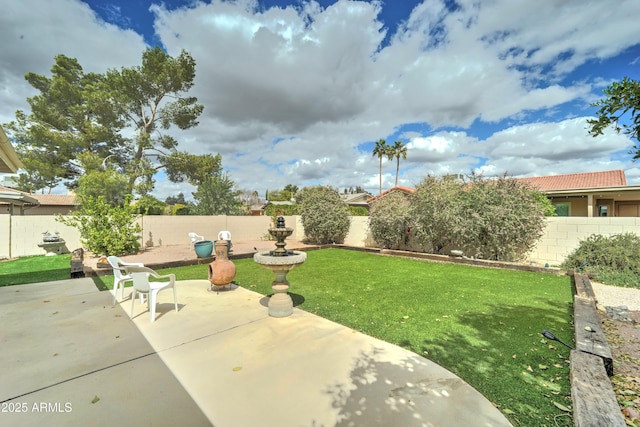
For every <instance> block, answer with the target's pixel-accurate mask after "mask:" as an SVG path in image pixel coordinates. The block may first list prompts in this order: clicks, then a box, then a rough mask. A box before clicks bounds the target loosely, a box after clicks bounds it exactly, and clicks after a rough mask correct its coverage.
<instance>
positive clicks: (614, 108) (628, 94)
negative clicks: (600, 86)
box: [587, 77, 640, 160]
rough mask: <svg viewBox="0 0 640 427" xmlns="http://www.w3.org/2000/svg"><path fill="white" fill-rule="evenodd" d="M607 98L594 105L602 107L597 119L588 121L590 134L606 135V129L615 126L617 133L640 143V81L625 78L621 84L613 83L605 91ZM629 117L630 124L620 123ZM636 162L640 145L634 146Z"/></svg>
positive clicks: (639, 154) (639, 153)
mask: <svg viewBox="0 0 640 427" xmlns="http://www.w3.org/2000/svg"><path fill="white" fill-rule="evenodd" d="M604 94H605V95H606V97H605V98H604V99H601V100H599V101H598V102H596V103H594V104H592V106H593V107H600V109H599V110H598V112H597V113H596V114H597V115H598V118H597V119H590V120H587V123H588V124H589V125H590V126H591V128H590V129H589V133H590V134H591V135H592V136H594V137H595V136H599V135H602V134H603V133H604V129H605V128H607V127H609V126H611V125H612V126H613V127H614V129H615V130H616V131H617V132H621V131H623V132H624V133H626V134H627V135H629V136H630V137H631V138H634V139H636V140H638V142H639V143H640V81H638V80H632V79H630V78H628V77H624V78H623V79H622V80H621V81H619V82H613V83H612V84H611V85H609V86H608V87H606V88H605V89H604ZM627 114H628V115H629V116H630V117H629V119H630V123H629V124H627V123H622V124H620V121H621V120H623V119H624V118H625V116H626V115H627ZM633 148H634V150H635V153H633V154H634V156H633V159H634V160H637V159H639V158H640V145H639V144H638V143H636V144H635V145H634V147H633Z"/></svg>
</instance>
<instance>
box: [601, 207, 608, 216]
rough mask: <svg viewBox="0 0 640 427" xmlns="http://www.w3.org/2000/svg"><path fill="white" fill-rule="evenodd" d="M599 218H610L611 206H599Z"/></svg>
mask: <svg viewBox="0 0 640 427" xmlns="http://www.w3.org/2000/svg"><path fill="white" fill-rule="evenodd" d="M598 216H609V206H607V205H604V206H598Z"/></svg>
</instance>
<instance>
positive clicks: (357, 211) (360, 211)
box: [348, 206, 369, 216]
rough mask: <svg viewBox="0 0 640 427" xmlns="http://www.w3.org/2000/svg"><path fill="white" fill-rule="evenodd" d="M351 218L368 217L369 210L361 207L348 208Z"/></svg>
mask: <svg viewBox="0 0 640 427" xmlns="http://www.w3.org/2000/svg"><path fill="white" fill-rule="evenodd" d="M348 208H349V215H351V216H369V210H368V209H367V208H365V207H363V206H348Z"/></svg>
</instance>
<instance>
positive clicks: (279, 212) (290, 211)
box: [264, 204, 299, 218]
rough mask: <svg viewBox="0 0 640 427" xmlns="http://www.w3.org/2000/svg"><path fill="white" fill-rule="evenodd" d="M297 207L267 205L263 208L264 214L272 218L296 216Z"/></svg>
mask: <svg viewBox="0 0 640 427" xmlns="http://www.w3.org/2000/svg"><path fill="white" fill-rule="evenodd" d="M298 211H299V208H298V205H274V204H269V205H267V207H266V208H264V214H265V215H268V216H270V217H272V218H276V217H279V216H293V215H298Z"/></svg>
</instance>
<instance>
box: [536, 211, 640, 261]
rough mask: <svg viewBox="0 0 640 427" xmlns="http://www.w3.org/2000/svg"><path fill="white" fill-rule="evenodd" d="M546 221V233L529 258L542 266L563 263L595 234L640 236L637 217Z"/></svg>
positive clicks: (550, 218) (567, 218)
mask: <svg viewBox="0 0 640 427" xmlns="http://www.w3.org/2000/svg"><path fill="white" fill-rule="evenodd" d="M546 222H547V226H546V229H545V234H544V235H543V236H542V238H541V239H540V241H539V242H538V245H537V246H536V247H535V249H534V250H533V251H532V252H531V253H530V254H529V257H528V259H529V260H530V261H531V262H536V263H540V264H545V263H548V264H549V265H550V266H558V265H560V264H562V262H563V261H564V259H565V258H566V257H567V256H568V255H569V254H570V253H571V252H572V251H573V250H574V249H576V248H577V247H578V245H579V244H580V241H581V240H585V239H586V238H588V237H589V236H591V235H592V234H601V235H604V236H610V235H613V234H622V233H635V234H638V235H640V218H635V217H633V218H631V217H549V218H547V219H546Z"/></svg>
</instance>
